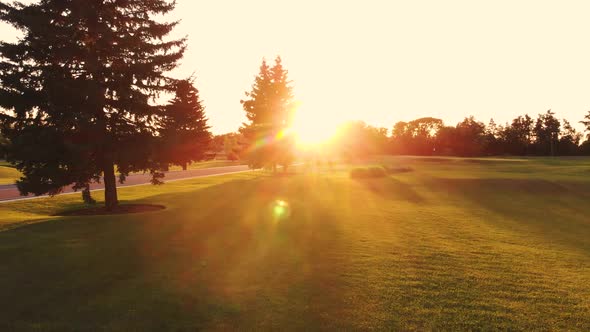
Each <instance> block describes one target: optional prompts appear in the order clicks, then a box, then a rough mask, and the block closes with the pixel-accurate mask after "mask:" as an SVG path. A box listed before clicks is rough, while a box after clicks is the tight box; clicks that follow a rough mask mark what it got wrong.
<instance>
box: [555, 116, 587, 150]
mask: <svg viewBox="0 0 590 332" xmlns="http://www.w3.org/2000/svg"><path fill="white" fill-rule="evenodd" d="M562 123H563V126H562V130H561V132H560V134H559V141H558V144H557V151H558V153H559V155H562V156H575V155H577V154H580V152H581V151H580V141H581V140H582V134H580V133H578V131H577V130H576V129H575V128H574V127H572V125H571V124H570V123H569V121H567V120H566V119H563V120H562Z"/></svg>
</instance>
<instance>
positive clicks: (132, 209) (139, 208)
mask: <svg viewBox="0 0 590 332" xmlns="http://www.w3.org/2000/svg"><path fill="white" fill-rule="evenodd" d="M165 208H166V207H165V206H163V205H154V204H126V205H120V206H118V207H117V208H116V209H114V210H110V211H109V210H107V209H106V208H105V207H104V206H99V207H92V208H87V209H80V210H73V211H64V212H60V213H57V214H55V215H56V216H101V215H114V214H131V213H141V212H151V211H159V210H164V209H165Z"/></svg>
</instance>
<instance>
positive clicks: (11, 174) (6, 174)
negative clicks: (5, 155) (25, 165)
mask: <svg viewBox="0 0 590 332" xmlns="http://www.w3.org/2000/svg"><path fill="white" fill-rule="evenodd" d="M19 177H20V172H19V171H17V170H16V168H14V167H12V166H11V165H10V164H8V163H7V162H5V161H0V185H3V184H13V183H14V182H15V181H16V179H18V178H19Z"/></svg>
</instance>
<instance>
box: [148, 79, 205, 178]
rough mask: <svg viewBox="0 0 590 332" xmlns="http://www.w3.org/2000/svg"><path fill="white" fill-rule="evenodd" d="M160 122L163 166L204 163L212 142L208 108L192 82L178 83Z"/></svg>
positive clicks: (160, 149)
mask: <svg viewBox="0 0 590 332" xmlns="http://www.w3.org/2000/svg"><path fill="white" fill-rule="evenodd" d="M165 110H166V111H165V113H164V116H163V117H162V121H161V129H160V134H161V140H160V144H161V147H160V148H159V149H158V150H159V152H160V153H161V157H162V160H163V162H164V163H169V164H173V165H178V166H182V168H183V169H185V170H186V168H187V165H188V164H189V163H191V162H193V161H199V160H203V159H204V157H205V152H206V151H207V149H208V147H209V143H210V141H211V133H210V132H209V126H208V125H207V117H206V116H205V108H204V107H203V105H202V104H201V100H200V99H199V91H198V90H197V88H195V86H194V85H193V83H192V80H190V79H189V80H181V81H178V83H177V84H176V92H175V97H174V99H173V100H172V101H171V102H170V104H169V105H167V106H166V109H165Z"/></svg>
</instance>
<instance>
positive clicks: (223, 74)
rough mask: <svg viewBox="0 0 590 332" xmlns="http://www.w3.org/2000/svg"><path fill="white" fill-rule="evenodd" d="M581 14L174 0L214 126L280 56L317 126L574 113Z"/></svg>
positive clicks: (584, 34) (228, 119)
mask: <svg viewBox="0 0 590 332" xmlns="http://www.w3.org/2000/svg"><path fill="white" fill-rule="evenodd" d="M588 13H590V1H540V0H537V1H516V0H513V1H497V0H496V1H474V0H470V1H467V0H466V1H434V0H433V1H387V0H383V1H376V0H373V1H371V0H365V1H345V0H341V1H337V0H332V1H327V0H324V1H320V0H315V1H313V0H298V1H285V0H274V1H271V0H249V1H242V0H234V1H228V0H209V1H201V0H198V1H197V0H178V7H177V10H176V12H175V13H174V17H177V18H180V19H182V23H181V25H180V26H179V28H178V30H177V32H176V33H177V34H178V35H185V34H186V35H188V36H189V49H188V52H187V53H186V56H185V59H184V61H183V64H182V66H181V68H179V69H178V70H176V72H175V75H177V76H184V75H190V74H191V73H193V72H195V73H196V75H197V87H198V88H199V90H200V91H201V97H202V99H203V100H204V102H205V106H206V107H207V112H208V116H209V118H210V123H211V125H212V126H213V128H212V129H213V131H214V132H215V133H224V132H228V131H234V130H236V129H237V128H238V127H239V126H240V124H241V122H243V121H244V120H245V116H244V111H243V110H242V108H241V105H240V102H239V101H240V99H241V98H243V96H244V91H246V90H249V89H250V86H251V84H252V82H253V79H254V76H255V75H256V73H257V71H258V67H259V65H260V61H261V59H262V57H266V58H267V59H269V60H270V59H272V58H274V57H275V56H276V55H281V56H282V57H283V62H284V64H285V66H286V67H287V69H288V70H289V73H290V77H291V79H292V80H293V81H294V86H295V94H296V97H297V99H298V100H299V101H301V103H302V108H301V110H300V118H301V119H302V123H303V124H305V125H308V126H314V130H315V131H329V130H331V128H333V127H334V126H335V125H336V124H337V123H339V122H341V121H344V120H349V119H359V120H364V121H366V122H367V123H369V124H372V125H375V126H382V127H387V128H391V127H392V126H393V124H394V123H395V122H396V121H399V120H411V119H415V118H418V117H422V116H434V117H439V118H442V119H443V120H445V122H446V123H448V124H455V123H456V122H458V121H460V120H461V119H462V118H463V117H465V116H469V115H474V116H475V117H476V118H478V119H479V120H482V121H484V122H487V121H488V120H489V119H490V118H491V117H493V118H494V119H496V120H497V122H500V123H503V122H506V121H509V120H511V119H512V118H514V117H515V116H517V115H520V114H524V113H529V114H531V115H535V116H536V114H538V113H542V112H545V111H546V110H547V109H549V108H551V109H553V110H554V111H555V112H556V113H557V116H558V117H560V118H567V119H569V120H570V121H572V122H578V121H579V120H581V119H582V117H583V115H584V114H585V112H586V111H587V110H589V109H590V19H588ZM0 29H1V30H0V38H8V37H9V36H12V35H13V34H14V33H13V32H12V31H10V29H8V28H7V27H6V26H1V27H0ZM314 123H315V124H314Z"/></svg>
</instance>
